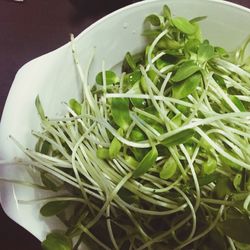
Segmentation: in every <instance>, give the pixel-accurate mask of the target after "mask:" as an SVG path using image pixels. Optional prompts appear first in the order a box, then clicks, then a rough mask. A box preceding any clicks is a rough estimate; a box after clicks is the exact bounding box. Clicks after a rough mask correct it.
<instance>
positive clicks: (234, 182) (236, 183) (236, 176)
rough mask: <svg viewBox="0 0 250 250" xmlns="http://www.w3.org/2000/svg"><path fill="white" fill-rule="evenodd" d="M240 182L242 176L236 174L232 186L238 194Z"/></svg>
mask: <svg viewBox="0 0 250 250" xmlns="http://www.w3.org/2000/svg"><path fill="white" fill-rule="evenodd" d="M241 181H242V175H241V174H236V175H235V177H234V179H233V185H234V187H235V189H236V190H237V191H238V192H240V191H241V187H240V186H241Z"/></svg>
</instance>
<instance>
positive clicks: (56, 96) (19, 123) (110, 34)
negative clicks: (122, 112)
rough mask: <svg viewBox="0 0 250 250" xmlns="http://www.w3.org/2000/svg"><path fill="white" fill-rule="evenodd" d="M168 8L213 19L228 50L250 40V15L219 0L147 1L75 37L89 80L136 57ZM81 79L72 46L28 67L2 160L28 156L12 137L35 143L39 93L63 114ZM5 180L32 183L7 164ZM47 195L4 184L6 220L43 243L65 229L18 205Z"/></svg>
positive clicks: (214, 37) (215, 34)
mask: <svg viewBox="0 0 250 250" xmlns="http://www.w3.org/2000/svg"><path fill="white" fill-rule="evenodd" d="M164 4H168V5H169V7H170V8H171V10H172V12H173V13H174V14H175V15H178V16H185V17H187V18H193V17H197V16H208V18H207V19H206V20H204V21H203V22H202V23H201V26H202V30H203V34H204V37H206V38H208V39H209V40H210V41H211V42H212V43H214V44H216V45H221V46H222V47H225V48H227V49H233V48H235V47H237V46H239V45H240V44H241V43H242V41H243V40H244V39H245V38H246V36H247V35H249V31H250V30H249V24H250V10H249V9H247V8H244V7H241V6H238V5H235V4H232V3H229V2H224V1H216V0H157V1H143V2H139V3H136V4H133V5H130V6H128V7H125V8H123V9H120V10H118V11H115V12H114V13H112V14H110V15H108V16H106V17H104V18H102V19H101V20H99V21H98V22H96V23H95V24H93V25H91V26H90V27H89V28H87V29H86V30H84V31H83V32H82V33H81V34H80V35H79V36H78V37H77V38H76V47H77V50H78V53H79V55H80V62H81V64H82V65H83V66H84V65H87V63H88V60H89V57H90V54H91V52H92V49H93V48H95V59H94V62H93V65H92V67H91V71H90V79H92V80H94V76H95V74H96V73H97V72H99V71H100V70H101V65H102V61H103V60H104V61H105V62H106V65H105V66H106V68H110V67H112V66H113V65H115V64H117V63H118V62H120V61H121V60H122V58H123V56H124V55H125V53H126V52H127V51H131V52H136V51H139V50H140V49H142V48H143V45H144V39H143V37H142V36H141V35H140V34H141V31H142V28H143V20H144V18H145V16H147V14H150V13H153V12H160V11H161V9H162V6H163V5H164ZM78 90H79V86H78V78H77V75H76V71H75V66H74V62H73V59H72V55H71V49H70V45H69V44H66V45H64V46H63V47H61V48H59V49H57V50H55V51H53V52H51V53H48V54H46V55H43V56H41V57H39V58H36V59H34V60H32V61H31V62H29V63H27V64H25V65H24V66H23V67H22V68H21V69H20V70H19V71H18V73H17V75H16V78H15V80H14V82H13V85H12V87H11V90H10V93H9V96H8V99H7V101H6V105H5V108H4V111H3V114H2V120H1V127H0V155H1V158H2V159H5V160H12V159H13V158H14V157H16V156H18V157H23V154H22V153H21V152H20V150H19V149H18V148H17V147H16V146H15V145H14V143H13V142H12V141H11V140H10V139H9V135H13V136H14V137H15V138H16V139H17V140H18V141H19V142H21V143H22V144H23V145H25V146H27V147H31V148H32V147H33V146H34V143H35V139H34V137H33V136H32V135H31V130H32V129H35V130H39V117H38V115H37V112H36V109H35V105H34V101H35V97H36V96H37V95H38V94H39V96H40V99H41V100H42V102H43V105H44V108H45V110H46V113H47V115H48V116H56V115H58V113H61V112H64V110H63V105H62V102H63V101H67V100H69V99H70V98H72V97H76V98H77V97H78V95H79V94H78ZM0 178H6V179H20V180H27V179H28V180H30V181H33V180H32V179H31V177H30V174H29V173H28V172H27V171H26V170H24V169H21V168H20V167H17V166H13V165H12V166H11V165H5V166H1V168H0ZM45 196H46V193H44V192H41V191H40V190H35V189H32V188H30V187H24V186H22V185H18V184H10V183H2V184H1V190H0V198H1V204H2V207H3V209H4V210H5V212H6V213H7V215H8V216H9V217H10V218H12V219H13V220H14V221H16V222H17V223H18V224H20V225H21V226H23V227H24V228H26V229H27V230H28V231H30V232H31V233H32V234H33V235H35V236H36V237H37V238H38V239H40V240H43V239H44V237H45V235H46V233H47V232H48V231H49V230H51V229H53V228H57V227H58V226H60V223H59V224H58V221H56V219H53V220H51V218H50V219H49V220H48V221H47V220H44V218H41V216H40V215H39V208H40V205H41V204H39V203H31V204H20V203H18V200H32V199H37V198H41V197H45Z"/></svg>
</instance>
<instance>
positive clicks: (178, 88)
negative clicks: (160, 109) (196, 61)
mask: <svg viewBox="0 0 250 250" xmlns="http://www.w3.org/2000/svg"><path fill="white" fill-rule="evenodd" d="M201 79H202V77H201V74H200V73H196V74H193V75H192V76H189V77H188V78H187V79H185V80H184V81H182V82H178V83H175V84H173V87H172V93H173V97H174V98H176V99H182V98H185V97H187V96H188V95H190V94H192V93H193V92H194V91H195V90H196V88H197V87H198V86H199V84H200V82H201Z"/></svg>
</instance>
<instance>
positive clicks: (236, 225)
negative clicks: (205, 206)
mask: <svg viewBox="0 0 250 250" xmlns="http://www.w3.org/2000/svg"><path fill="white" fill-rule="evenodd" d="M219 227H220V228H221V230H222V231H223V232H224V233H225V234H226V235H227V236H229V237H230V238H232V239H233V240H236V241H239V242H242V243H246V244H250V237H249V235H250V234H249V233H250V220H249V219H248V218H246V219H227V220H225V221H223V222H221V223H220V224H219Z"/></svg>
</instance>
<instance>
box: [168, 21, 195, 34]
mask: <svg viewBox="0 0 250 250" xmlns="http://www.w3.org/2000/svg"><path fill="white" fill-rule="evenodd" d="M172 23H173V24H174V26H175V27H176V28H177V29H179V30H180V31H181V32H183V33H186V34H188V35H192V34H194V33H195V31H196V27H195V26H194V25H193V24H192V23H190V22H189V21H188V20H187V19H186V18H184V17H175V18H172Z"/></svg>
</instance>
